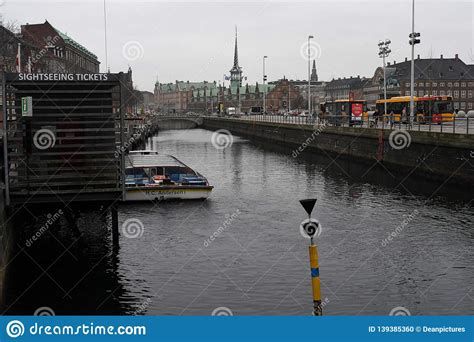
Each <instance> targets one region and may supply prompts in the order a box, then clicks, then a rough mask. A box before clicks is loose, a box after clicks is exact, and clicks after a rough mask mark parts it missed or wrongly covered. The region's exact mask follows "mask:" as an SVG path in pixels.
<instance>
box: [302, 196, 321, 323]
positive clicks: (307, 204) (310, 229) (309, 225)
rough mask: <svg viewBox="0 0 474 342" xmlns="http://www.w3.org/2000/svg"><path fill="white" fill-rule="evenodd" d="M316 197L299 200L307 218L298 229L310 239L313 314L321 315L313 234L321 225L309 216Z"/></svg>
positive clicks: (316, 253)
mask: <svg viewBox="0 0 474 342" xmlns="http://www.w3.org/2000/svg"><path fill="white" fill-rule="evenodd" d="M316 201H317V199H315V198H313V199H304V200H300V203H301V205H302V206H303V208H304V210H306V212H307V213H308V218H307V219H306V220H304V221H303V222H301V226H300V231H301V233H302V234H306V235H307V236H308V237H309V239H310V245H309V264H310V267H311V287H312V289H313V306H314V309H313V315H314V316H322V315H323V309H322V307H321V282H320V280H319V263H318V249H317V248H316V245H315V244H314V239H313V238H314V236H315V235H316V234H318V235H319V233H320V232H321V226H320V224H319V221H318V220H316V219H313V218H311V213H312V212H313V209H314V205H315V204H316Z"/></svg>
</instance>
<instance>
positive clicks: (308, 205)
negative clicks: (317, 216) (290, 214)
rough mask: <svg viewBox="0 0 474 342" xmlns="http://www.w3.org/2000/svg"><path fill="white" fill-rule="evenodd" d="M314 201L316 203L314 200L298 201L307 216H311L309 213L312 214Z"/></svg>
mask: <svg viewBox="0 0 474 342" xmlns="http://www.w3.org/2000/svg"><path fill="white" fill-rule="evenodd" d="M316 201H317V199H316V198H309V199H303V200H300V203H301V205H302V206H303V208H304V210H306V212H307V213H308V216H311V213H312V212H313V209H314V206H315V204H316Z"/></svg>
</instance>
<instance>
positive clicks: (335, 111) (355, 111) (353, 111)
mask: <svg viewBox="0 0 474 342" xmlns="http://www.w3.org/2000/svg"><path fill="white" fill-rule="evenodd" d="M320 110H321V118H322V119H325V120H327V121H328V122H329V123H330V124H332V125H336V126H339V125H341V124H342V125H344V124H349V126H353V125H362V124H363V122H364V120H365V121H367V118H368V115H367V101H364V100H349V99H344V100H335V101H326V102H323V103H321V105H320Z"/></svg>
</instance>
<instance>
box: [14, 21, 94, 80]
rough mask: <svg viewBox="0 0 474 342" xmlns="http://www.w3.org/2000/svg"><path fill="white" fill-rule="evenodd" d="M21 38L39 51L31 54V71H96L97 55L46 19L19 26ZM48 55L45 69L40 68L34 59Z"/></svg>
mask: <svg viewBox="0 0 474 342" xmlns="http://www.w3.org/2000/svg"><path fill="white" fill-rule="evenodd" d="M21 36H22V39H23V40H24V41H26V42H28V43H29V44H31V45H34V46H35V47H36V48H37V50H38V51H40V52H41V53H39V54H37V55H34V56H31V58H32V64H33V68H32V69H33V72H45V71H47V72H56V73H62V72H71V73H89V72H90V73H97V72H99V65H100V62H99V61H98V59H97V56H96V55H94V54H93V53H92V52H90V51H89V50H88V49H86V48H85V47H84V46H83V45H81V44H79V43H78V42H76V41H75V40H74V39H72V38H71V37H69V36H68V35H66V34H64V33H62V32H61V31H59V30H58V29H56V28H55V27H53V26H52V25H51V24H50V23H49V22H48V21H45V22H44V23H43V24H32V25H30V24H26V25H22V26H21ZM45 55H48V58H47V66H43V68H46V69H47V70H41V67H40V65H39V64H37V63H36V60H44V58H43V57H44V56H45Z"/></svg>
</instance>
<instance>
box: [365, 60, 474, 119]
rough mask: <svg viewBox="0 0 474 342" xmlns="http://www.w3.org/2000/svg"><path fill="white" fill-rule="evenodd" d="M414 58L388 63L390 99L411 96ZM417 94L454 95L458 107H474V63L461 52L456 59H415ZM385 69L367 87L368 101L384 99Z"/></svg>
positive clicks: (456, 107)
mask: <svg viewBox="0 0 474 342" xmlns="http://www.w3.org/2000/svg"><path fill="white" fill-rule="evenodd" d="M410 71H411V61H410V60H409V59H408V58H405V61H403V62H401V63H397V62H393V63H390V62H389V63H387V67H386V74H387V98H390V97H394V96H409V95H410V84H411V77H410V76H411V75H410ZM414 76H415V83H414V87H415V93H414V96H424V95H433V96H452V97H453V102H454V108H455V109H459V110H464V111H469V110H473V109H474V65H472V64H471V65H469V64H466V63H465V62H463V61H462V60H461V59H460V58H459V55H457V54H456V55H455V56H454V58H445V57H444V56H443V55H441V56H440V57H439V58H427V59H422V58H420V55H418V56H417V58H416V59H415V75H414ZM383 85H384V83H383V69H382V68H381V67H379V68H377V69H376V70H375V73H374V76H373V77H372V79H371V82H370V84H368V85H367V86H366V87H365V89H364V97H365V99H366V100H367V101H368V103H374V104H375V101H376V100H377V99H382V98H383V96H384V95H383Z"/></svg>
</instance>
